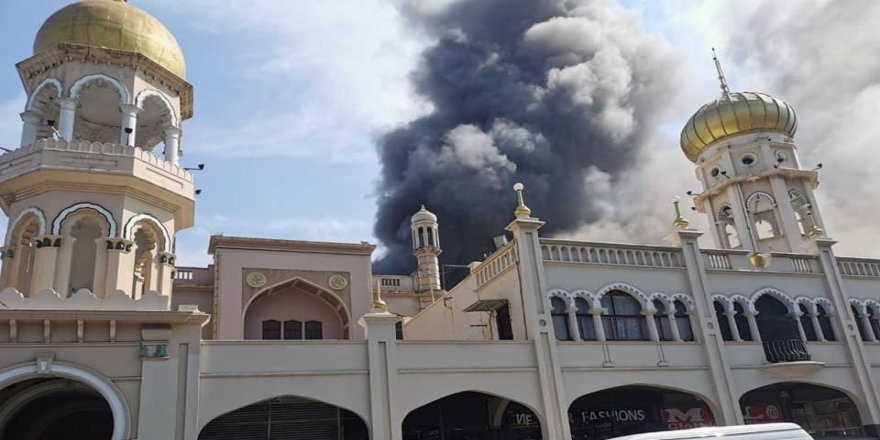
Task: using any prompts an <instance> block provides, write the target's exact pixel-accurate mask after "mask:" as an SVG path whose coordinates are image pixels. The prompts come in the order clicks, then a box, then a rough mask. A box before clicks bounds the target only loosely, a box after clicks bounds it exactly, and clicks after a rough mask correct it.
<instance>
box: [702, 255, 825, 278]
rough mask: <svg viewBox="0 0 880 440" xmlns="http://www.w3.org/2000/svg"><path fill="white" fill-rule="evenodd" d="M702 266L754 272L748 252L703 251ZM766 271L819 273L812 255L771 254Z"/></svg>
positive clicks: (817, 264) (817, 262) (816, 260)
mask: <svg viewBox="0 0 880 440" xmlns="http://www.w3.org/2000/svg"><path fill="white" fill-rule="evenodd" d="M702 254H703V264H704V265H705V266H706V269H708V270H743V271H745V270H755V267H754V266H752V263H751V262H750V261H749V254H750V252H749V251H744V250H737V249H703V250H702ZM765 269H766V270H768V271H771V272H773V271H775V272H787V273H804V274H813V273H821V270H820V267H819V261H818V259H817V258H816V257H814V256H812V255H797V254H783V253H773V254H771V256H770V262H769V265H768V266H767V267H766V268H765Z"/></svg>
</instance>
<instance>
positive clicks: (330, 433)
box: [199, 396, 370, 440]
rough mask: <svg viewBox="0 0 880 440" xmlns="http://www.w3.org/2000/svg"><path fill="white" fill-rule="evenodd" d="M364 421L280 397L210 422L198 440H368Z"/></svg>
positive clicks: (340, 411)
mask: <svg viewBox="0 0 880 440" xmlns="http://www.w3.org/2000/svg"><path fill="white" fill-rule="evenodd" d="M369 438H370V437H369V433H368V431H367V425H366V423H364V421H363V420H362V419H361V418H360V417H358V416H357V415H356V414H354V413H353V412H351V411H348V410H346V409H343V408H340V407H337V406H333V405H330V404H327V403H323V402H318V401H315V400H311V399H305V398H302V397H296V396H280V397H275V398H272V399H268V400H263V401H261V402H257V403H254V404H252V405H248V406H245V407H242V408H239V409H237V410H235V411H232V412H228V413H226V414H223V415H221V416H219V417H217V418H216V419H214V420H211V421H210V422H209V423H208V424H207V425H205V427H204V428H202V431H201V432H200V433H199V440H240V439H248V440H368V439H369Z"/></svg>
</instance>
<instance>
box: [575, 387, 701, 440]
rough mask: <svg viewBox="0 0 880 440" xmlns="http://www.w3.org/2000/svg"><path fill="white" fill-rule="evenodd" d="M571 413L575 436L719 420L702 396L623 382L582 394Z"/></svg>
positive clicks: (583, 438) (589, 438)
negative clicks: (620, 385) (621, 385)
mask: <svg viewBox="0 0 880 440" xmlns="http://www.w3.org/2000/svg"><path fill="white" fill-rule="evenodd" d="M568 416H569V422H570V424H571V437H572V439H573V440H593V439H603V438H610V437H619V436H624V435H630V434H638V433H642V432H652V431H664V430H670V429H687V428H696V427H700V426H711V425H714V424H715V418H714V417H713V415H712V410H711V409H710V408H709V405H708V404H707V403H706V402H705V401H703V400H702V399H701V398H700V397H698V396H696V395H693V394H689V393H684V392H681V391H673V390H668V389H665V388H659V387H650V386H623V387H617V388H611V389H607V390H602V391H597V392H595V393H590V394H587V395H584V396H581V397H579V398H578V399H576V400H575V401H574V402H572V403H571V406H569V408H568Z"/></svg>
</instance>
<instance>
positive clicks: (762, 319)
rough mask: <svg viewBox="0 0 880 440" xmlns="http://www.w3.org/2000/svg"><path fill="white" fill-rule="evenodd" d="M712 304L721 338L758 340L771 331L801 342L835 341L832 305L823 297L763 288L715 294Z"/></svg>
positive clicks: (776, 336) (773, 333)
mask: <svg viewBox="0 0 880 440" xmlns="http://www.w3.org/2000/svg"><path fill="white" fill-rule="evenodd" d="M712 304H713V307H714V310H715V316H716V319H717V320H718V325H719V330H720V332H721V336H722V338H723V339H724V340H725V341H758V342H760V341H762V340H764V339H767V338H768V337H769V335H771V334H772V335H773V337H774V338H782V339H800V340H802V341H835V340H837V335H836V333H837V332H836V330H835V328H834V327H835V326H834V324H833V322H834V321H833V319H832V316H834V306H833V305H832V304H831V301H830V300H828V299H827V298H822V297H807V296H801V297H798V298H793V297H791V296H790V295H788V294H786V293H784V292H782V291H780V290H778V289H773V288H763V289H759V290H757V291H756V292H754V293H753V294H752V295H751V296H750V297H745V296H743V295H731V296H725V295H721V294H715V295H713V296H712ZM762 329H763V330H762ZM762 335H763V337H762Z"/></svg>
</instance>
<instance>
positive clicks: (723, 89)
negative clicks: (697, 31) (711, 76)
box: [712, 47, 730, 96]
mask: <svg viewBox="0 0 880 440" xmlns="http://www.w3.org/2000/svg"><path fill="white" fill-rule="evenodd" d="M712 60H714V61H715V69H717V70H718V81H720V82H721V93H722V94H723V96H730V88H729V87H727V79H726V78H724V71H723V70H721V62H720V61H718V54H716V53H715V48H714V47H713V48H712Z"/></svg>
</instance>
